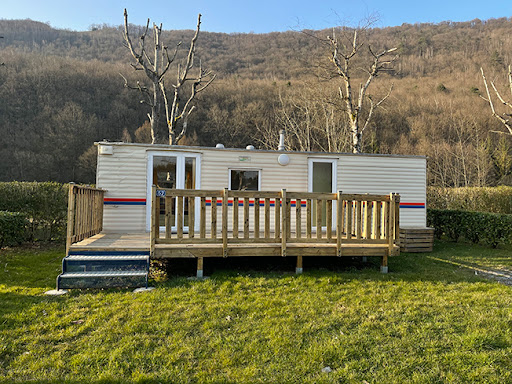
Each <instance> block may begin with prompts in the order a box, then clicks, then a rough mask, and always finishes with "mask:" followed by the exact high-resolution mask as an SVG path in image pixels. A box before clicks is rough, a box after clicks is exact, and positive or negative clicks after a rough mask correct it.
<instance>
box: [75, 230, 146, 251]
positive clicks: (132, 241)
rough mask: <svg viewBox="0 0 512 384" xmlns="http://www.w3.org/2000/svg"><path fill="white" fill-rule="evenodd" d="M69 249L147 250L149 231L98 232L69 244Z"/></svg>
mask: <svg viewBox="0 0 512 384" xmlns="http://www.w3.org/2000/svg"><path fill="white" fill-rule="evenodd" d="M70 251H72V252H73V251H116V252H120V251H127V252H135V251H141V252H149V251H150V238H149V233H147V232H144V233H103V232H102V233H99V234H97V235H94V236H91V237H89V238H87V239H85V240H82V241H79V242H76V243H73V244H71V246H70Z"/></svg>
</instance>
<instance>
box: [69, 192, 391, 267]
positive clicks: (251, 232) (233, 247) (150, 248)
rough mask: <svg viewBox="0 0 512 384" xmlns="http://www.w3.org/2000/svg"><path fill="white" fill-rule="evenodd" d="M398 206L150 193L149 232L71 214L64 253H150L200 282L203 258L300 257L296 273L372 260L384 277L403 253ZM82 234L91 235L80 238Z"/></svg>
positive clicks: (332, 198) (351, 197)
mask: <svg viewBox="0 0 512 384" xmlns="http://www.w3.org/2000/svg"><path fill="white" fill-rule="evenodd" d="M399 201H400V197H399V196H398V195H397V194H394V193H391V194H389V195H369V194H364V195H355V194H342V193H341V192H338V193H307V192H287V191H286V190H282V191H280V192H268V191H265V192H261V191H228V190H227V189H224V190H221V191H217V190H215V191H213V190H211V191H206V190H176V189H165V190H161V189H160V190H157V189H156V187H153V192H152V212H151V232H150V233H105V232H100V233H96V234H94V233H92V232H93V231H91V230H90V229H89V228H88V227H87V226H84V225H82V224H81V220H82V216H83V215H79V216H77V215H76V214H75V213H73V215H75V216H74V217H73V219H72V220H70V222H72V223H73V228H71V229H70V228H68V235H69V236H70V238H71V239H79V241H69V238H68V241H69V243H70V244H69V252H78V251H84V252H89V253H90V252H105V253H108V252H130V253H133V252H144V253H145V254H147V253H148V252H149V254H150V255H151V257H152V258H154V259H159V258H196V259H197V276H198V277H201V276H202V272H203V271H202V269H203V258H208V257H252V256H276V257H278V256H281V257H285V256H292V257H297V272H299V273H300V272H302V258H303V257H315V256H338V257H344V256H349V257H353V256H375V257H380V258H382V264H381V265H382V268H381V269H382V271H383V272H387V262H388V257H389V256H394V255H397V254H399V253H400V247H399V242H400V240H399V228H398V223H399V217H398V215H399V209H398V207H399ZM76 206H77V207H78V206H79V205H78V203H77V204H76ZM80 206H82V204H80ZM162 209H163V210H162ZM82 210H83V209H82ZM73 215H72V214H71V213H70V217H71V216H73ZM186 223H187V225H188V227H186V226H185V224H186ZM162 225H163V227H162ZM96 227H98V226H97V225H96ZM77 229H78V233H77ZM162 229H163V231H162ZM84 230H87V231H89V232H87V233H86V234H85V235H82V233H81V232H80V231H82V232H83V231H84ZM69 252H68V253H69Z"/></svg>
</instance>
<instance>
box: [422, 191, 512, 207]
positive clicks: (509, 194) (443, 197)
mask: <svg viewBox="0 0 512 384" xmlns="http://www.w3.org/2000/svg"><path fill="white" fill-rule="evenodd" d="M427 203H428V206H429V207H430V208H433V209H450V210H466V211H478V212H494V213H506V214H512V187H505V186H500V187H466V188H440V187H429V188H428V189H427Z"/></svg>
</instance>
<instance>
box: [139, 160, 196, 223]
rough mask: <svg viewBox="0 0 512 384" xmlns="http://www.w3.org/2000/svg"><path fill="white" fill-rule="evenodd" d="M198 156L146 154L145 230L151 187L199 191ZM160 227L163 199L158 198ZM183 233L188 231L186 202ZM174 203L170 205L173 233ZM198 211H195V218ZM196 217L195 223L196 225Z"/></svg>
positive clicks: (148, 221) (149, 214)
mask: <svg viewBox="0 0 512 384" xmlns="http://www.w3.org/2000/svg"><path fill="white" fill-rule="evenodd" d="M200 169H201V168H200V155H199V154H195V153H177V152H150V153H148V169H147V175H148V177H147V180H148V186H147V188H148V189H147V198H146V207H147V208H146V230H147V231H149V230H150V226H151V212H152V211H151V205H152V196H151V190H152V189H151V187H152V186H153V184H154V185H156V186H157V188H166V189H167V188H168V189H199V187H200V185H199V183H200V177H199V172H200ZM158 204H159V205H160V213H161V215H160V227H163V226H164V220H165V215H164V213H165V198H163V197H159V198H158ZM184 204H185V207H184V223H183V226H184V228H183V229H184V231H185V232H186V231H188V201H186V202H184ZM175 211H176V202H174V204H173V205H172V216H173V219H172V221H173V222H174V225H173V228H172V229H173V231H175V230H176V215H175ZM198 211H199V210H197V209H196V210H195V213H196V216H197V215H198V214H199V212H198ZM198 221H199V220H198V217H196V220H195V222H196V223H198ZM161 229H163V228H161Z"/></svg>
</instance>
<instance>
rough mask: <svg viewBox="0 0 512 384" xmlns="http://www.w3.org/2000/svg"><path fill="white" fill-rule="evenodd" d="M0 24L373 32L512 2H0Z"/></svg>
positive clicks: (501, 10) (500, 9)
mask: <svg viewBox="0 0 512 384" xmlns="http://www.w3.org/2000/svg"><path fill="white" fill-rule="evenodd" d="M1 2H2V3H3V4H2V6H1V8H0V9H1V11H0V18H2V19H32V20H37V21H42V22H46V23H49V24H50V25H51V26H52V27H54V28H62V29H70V30H76V31H86V30H89V29H90V27H91V25H93V24H108V25H121V24H122V23H123V9H124V8H127V10H128V19H129V22H130V23H133V24H139V25H142V24H145V23H146V21H147V18H148V17H149V18H150V19H151V21H152V22H156V23H163V28H164V29H167V30H169V29H195V26H196V21H197V14H198V13H201V14H202V15H203V16H202V24H201V30H203V31H209V32H226V33H236V32H242V33H250V32H253V33H266V32H274V31H286V30H302V29H324V28H329V27H333V26H336V25H349V26H355V25H357V24H358V22H360V21H361V20H363V19H365V18H367V17H368V16H369V15H378V22H377V23H376V24H375V26H377V27H386V26H396V25H401V24H403V23H409V24H414V23H438V22H440V21H469V20H473V19H476V18H478V19H481V20H486V19H490V18H499V17H509V18H510V17H512V0H490V1H489V0H488V1H482V0H466V1H458V0H457V1H450V0H448V1H447V0H430V1H415V0H409V1H395V0H380V1H377V0H350V1H347V0H337V1H331V0H326V1H322V0H317V1H312V0H307V1H306V0H283V1H280V0H273V1H269V0H258V1H249V0H209V1H208V0H193V1H183V0H180V1H178V0H145V1H140V0H137V1H135V0H80V1H76V0H18V1H13V0H1Z"/></svg>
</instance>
